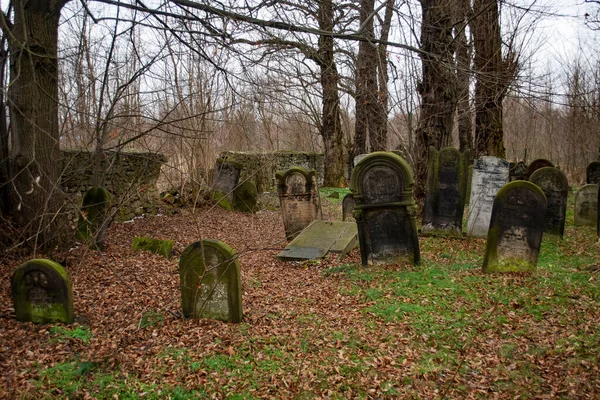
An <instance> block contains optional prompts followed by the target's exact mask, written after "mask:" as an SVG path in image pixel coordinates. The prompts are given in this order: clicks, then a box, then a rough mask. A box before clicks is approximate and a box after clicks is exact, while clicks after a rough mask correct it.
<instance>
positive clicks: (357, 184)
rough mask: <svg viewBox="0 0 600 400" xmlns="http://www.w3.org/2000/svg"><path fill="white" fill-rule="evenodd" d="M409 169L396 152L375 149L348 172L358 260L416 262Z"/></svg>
mask: <svg viewBox="0 0 600 400" xmlns="http://www.w3.org/2000/svg"><path fill="white" fill-rule="evenodd" d="M413 186H414V178H413V173H412V169H411V168H410V166H409V165H408V164H407V163H406V161H404V160H403V159H402V158H401V157H400V156H397V155H395V154H393V153H389V152H375V153H371V154H369V155H368V156H366V157H365V158H363V159H362V160H361V161H360V162H359V163H358V164H357V165H356V167H355V168H354V171H353V172H352V186H351V188H350V189H351V190H352V193H353V194H354V200H355V202H356V205H355V208H354V218H356V224H357V226H358V239H359V243H360V253H361V258H362V264H363V265H368V264H370V263H394V262H399V261H401V260H402V259H405V258H409V259H410V260H412V261H413V263H414V264H416V265H418V264H419V263H420V258H421V257H420V250H419V238H418V236H417V221H416V204H415V201H414V198H413Z"/></svg>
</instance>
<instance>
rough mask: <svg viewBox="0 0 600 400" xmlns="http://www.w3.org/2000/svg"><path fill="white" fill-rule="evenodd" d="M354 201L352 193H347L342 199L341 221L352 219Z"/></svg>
mask: <svg viewBox="0 0 600 400" xmlns="http://www.w3.org/2000/svg"><path fill="white" fill-rule="evenodd" d="M355 204H356V202H355V201H354V195H353V194H352V193H348V194H347V195H345V196H344V199H343V200H342V221H347V220H348V219H349V218H352V220H354V217H353V216H352V212H354V206H355Z"/></svg>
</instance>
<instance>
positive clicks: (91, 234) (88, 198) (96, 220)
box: [76, 187, 112, 250]
mask: <svg viewBox="0 0 600 400" xmlns="http://www.w3.org/2000/svg"><path fill="white" fill-rule="evenodd" d="M111 200H112V195H111V194H110V193H109V191H108V190H106V189H104V188H101V187H93V188H91V189H90V190H88V191H87V192H86V193H85V195H84V196H83V202H82V206H81V212H80V215H79V220H78V221H77V231H76V237H77V239H79V240H81V241H82V242H84V243H85V244H87V245H88V246H90V247H91V248H93V249H100V250H102V249H103V248H104V233H105V232H106V229H108V226H109V225H110V222H111V218H110V216H109V211H110V206H111Z"/></svg>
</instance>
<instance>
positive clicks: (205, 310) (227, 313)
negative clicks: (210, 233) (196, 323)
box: [179, 239, 242, 322]
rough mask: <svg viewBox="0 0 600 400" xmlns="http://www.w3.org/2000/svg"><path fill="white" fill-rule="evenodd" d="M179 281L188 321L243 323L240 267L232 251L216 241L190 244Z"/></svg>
mask: <svg viewBox="0 0 600 400" xmlns="http://www.w3.org/2000/svg"><path fill="white" fill-rule="evenodd" d="M179 280H180V286H181V308H182V309H183V315H184V316H185V317H186V318H210V319H218V320H222V321H228V322H241V320H242V284H241V279H240V264H239V263H238V261H237V258H236V255H235V253H234V251H233V250H232V249H231V247H229V246H227V245H226V244H225V243H223V242H220V241H218V240H213V239H206V240H201V241H199V242H195V243H192V244H190V245H189V246H188V247H186V248H185V250H184V251H183V253H182V254H181V258H180V260H179Z"/></svg>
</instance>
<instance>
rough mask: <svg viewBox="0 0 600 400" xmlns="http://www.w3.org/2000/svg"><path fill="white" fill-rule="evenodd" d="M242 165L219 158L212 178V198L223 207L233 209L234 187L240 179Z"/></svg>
mask: <svg viewBox="0 0 600 400" xmlns="http://www.w3.org/2000/svg"><path fill="white" fill-rule="evenodd" d="M241 170H242V168H241V166H240V165H239V164H238V163H235V162H231V161H227V160H223V159H221V158H219V159H217V161H216V163H215V169H214V170H213V179H212V198H213V199H214V200H215V201H216V202H217V203H218V204H219V205H220V206H221V207H223V208H225V209H227V210H232V209H233V202H234V194H233V192H234V189H235V188H236V187H237V186H238V183H239V181H240V173H241Z"/></svg>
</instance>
